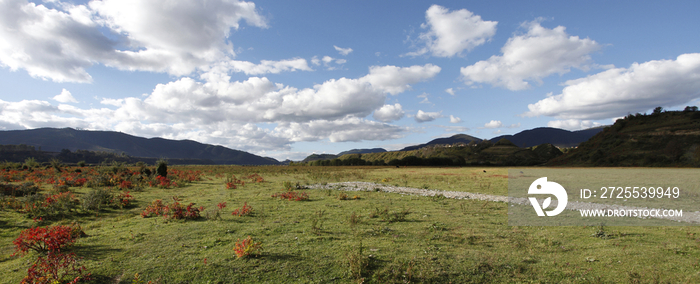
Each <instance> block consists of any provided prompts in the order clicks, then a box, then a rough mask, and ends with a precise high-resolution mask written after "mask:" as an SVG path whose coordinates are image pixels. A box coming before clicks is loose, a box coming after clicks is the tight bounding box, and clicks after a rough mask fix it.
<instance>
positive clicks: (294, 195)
mask: <svg viewBox="0 0 700 284" xmlns="http://www.w3.org/2000/svg"><path fill="white" fill-rule="evenodd" d="M272 197H279V199H286V200H289V201H305V200H309V195H308V194H307V193H306V192H296V191H284V192H278V193H275V194H273V195H272Z"/></svg>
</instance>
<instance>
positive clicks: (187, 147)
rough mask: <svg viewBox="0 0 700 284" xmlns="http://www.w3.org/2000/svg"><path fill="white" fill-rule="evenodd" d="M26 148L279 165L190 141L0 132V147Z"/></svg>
mask: <svg viewBox="0 0 700 284" xmlns="http://www.w3.org/2000/svg"><path fill="white" fill-rule="evenodd" d="M20 144H24V145H28V146H34V147H36V148H38V149H40V150H42V151H48V152H60V151H62V150H63V149H67V150H70V151H76V150H88V151H95V152H109V153H116V154H122V153H123V154H126V155H129V156H132V157H144V158H168V159H197V160H201V161H203V162H205V163H212V164H236V165H278V164H280V162H279V161H277V160H276V159H273V158H269V157H260V156H257V155H253V154H251V153H248V152H244V151H239V150H233V149H229V148H226V147H223V146H216V145H210V144H203V143H199V142H196V141H192V140H170V139H164V138H143V137H137V136H133V135H129V134H125V133H121V132H115V131H92V130H76V129H72V128H38V129H28V130H7V131H1V132H0V145H20Z"/></svg>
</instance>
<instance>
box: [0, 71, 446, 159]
mask: <svg viewBox="0 0 700 284" xmlns="http://www.w3.org/2000/svg"><path fill="white" fill-rule="evenodd" d="M375 67H377V68H374V69H373V68H370V74H367V75H366V76H363V77H360V78H357V79H348V78H339V79H331V80H327V81H325V82H323V83H321V84H317V85H314V86H312V87H309V88H303V89H297V88H294V87H291V86H285V85H283V84H279V83H273V82H271V81H270V80H269V79H267V78H265V77H249V78H248V79H246V80H244V81H231V78H230V76H229V75H228V73H227V71H228V69H227V68H223V67H222V68H211V69H210V70H208V71H207V72H205V73H202V74H201V77H200V80H201V81H198V80H195V79H193V78H190V77H183V78H180V79H178V80H175V81H172V82H169V83H166V84H158V85H157V86H156V87H155V88H154V89H153V91H152V92H151V93H150V94H148V95H147V96H146V97H145V98H139V97H127V98H123V99H110V98H102V99H101V100H100V103H101V104H103V105H105V106H111V107H116V108H114V109H110V108H100V109H96V108H90V109H80V108H77V107H73V106H70V105H65V104H59V105H58V106H54V105H51V104H50V103H49V102H46V101H26V100H25V101H21V102H4V101H0V128H3V129H23V128H37V127H80V128H85V129H100V130H117V131H122V132H125V133H130V134H134V135H139V136H146V137H154V136H158V137H164V138H171V139H192V140H196V141H200V142H203V143H212V144H219V145H225V146H228V147H232V148H235V149H241V150H246V151H258V152H260V151H272V150H275V151H279V150H280V149H282V150H284V149H289V148H290V145H291V144H292V143H294V142H297V141H317V140H324V139H328V140H329V141H331V142H342V141H360V140H385V139H394V138H398V137H401V136H402V135H404V133H405V132H406V129H404V128H401V127H398V126H395V125H390V124H386V123H382V122H378V121H370V120H367V119H365V117H366V116H368V115H370V114H372V113H374V117H375V119H377V120H380V121H382V120H385V121H391V119H400V118H401V116H402V115H403V110H402V109H401V105H400V104H394V105H387V106H385V105H384V102H385V100H386V96H387V94H388V93H389V92H398V91H399V90H398V89H396V86H395V84H396V82H400V84H401V86H402V88H404V89H409V88H410V85H405V84H413V83H417V82H420V81H423V80H425V79H427V78H429V77H430V76H434V75H435V73H433V72H421V71H420V70H419V69H422V68H425V69H428V70H430V69H434V68H433V67H431V66H423V67H421V66H417V67H418V68H417V69H416V68H415V67H416V66H411V67H396V69H397V70H395V71H396V72H389V73H385V72H379V73H372V72H371V70H394V68H388V69H385V68H383V67H387V66H375ZM388 67H395V66H388ZM417 70H418V71H417ZM406 72H408V73H411V72H418V73H420V74H424V76H425V77H421V76H416V77H410V76H409V77H410V78H400V79H396V78H392V76H402V75H403V74H405V73H406ZM386 75H388V76H386ZM377 76H379V77H381V78H380V79H378V78H376V77H377ZM260 125H273V126H268V127H262V126H260ZM273 127H274V128H273Z"/></svg>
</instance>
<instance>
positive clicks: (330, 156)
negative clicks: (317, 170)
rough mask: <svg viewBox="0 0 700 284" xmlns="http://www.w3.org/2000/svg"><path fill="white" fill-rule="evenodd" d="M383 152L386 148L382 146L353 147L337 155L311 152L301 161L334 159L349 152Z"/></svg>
mask: <svg viewBox="0 0 700 284" xmlns="http://www.w3.org/2000/svg"><path fill="white" fill-rule="evenodd" d="M383 152H386V150H385V149H382V148H372V149H352V150H348V151H343V152H340V153H338V154H337V155H333V154H311V155H309V156H308V157H306V158H304V160H302V161H301V162H302V163H306V162H311V161H317V160H332V159H337V158H340V157H341V156H343V155H347V154H369V153H383Z"/></svg>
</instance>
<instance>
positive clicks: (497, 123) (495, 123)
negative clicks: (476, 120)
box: [484, 120, 503, 128]
mask: <svg viewBox="0 0 700 284" xmlns="http://www.w3.org/2000/svg"><path fill="white" fill-rule="evenodd" d="M502 126H503V123H502V122H501V121H500V120H491V121H489V122H487V123H485V124H484V128H500V127H502Z"/></svg>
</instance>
